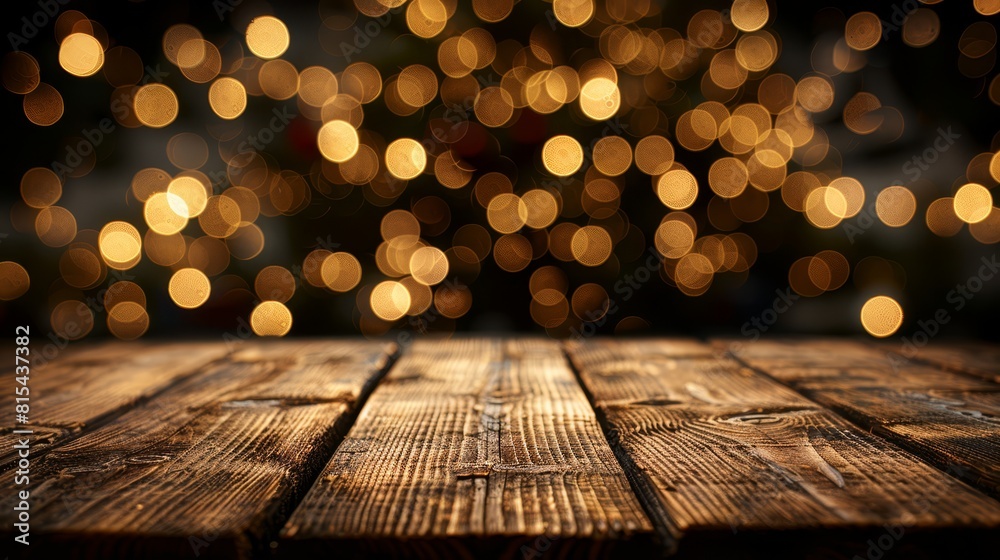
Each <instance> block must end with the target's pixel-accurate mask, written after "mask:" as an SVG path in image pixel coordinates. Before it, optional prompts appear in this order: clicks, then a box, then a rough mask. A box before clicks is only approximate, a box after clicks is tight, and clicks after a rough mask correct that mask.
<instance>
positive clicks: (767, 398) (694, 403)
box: [567, 340, 1000, 558]
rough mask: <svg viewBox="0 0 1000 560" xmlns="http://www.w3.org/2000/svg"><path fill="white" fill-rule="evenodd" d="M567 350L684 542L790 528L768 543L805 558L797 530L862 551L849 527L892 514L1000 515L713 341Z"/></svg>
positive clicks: (600, 344)
mask: <svg viewBox="0 0 1000 560" xmlns="http://www.w3.org/2000/svg"><path fill="white" fill-rule="evenodd" d="M567 348H568V352H569V355H570V357H571V359H572V361H573V363H574V364H575V365H576V367H577V368H578V371H579V373H580V377H581V380H582V381H583V384H584V386H585V387H586V389H587V391H588V392H589V394H590V395H591V398H592V400H593V404H594V406H595V408H596V409H597V410H598V413H599V415H600V416H601V417H602V418H603V421H604V422H605V427H606V429H608V430H609V431H610V432H611V434H612V436H611V438H610V439H611V440H612V443H613V445H614V446H615V447H616V451H617V452H618V454H619V457H620V458H621V459H622V462H623V464H624V465H625V467H626V471H627V472H628V473H629V474H630V476H632V477H633V478H634V479H635V481H636V487H637V489H638V491H639V494H640V496H641V498H642V499H643V501H644V503H645V504H646V506H647V510H648V511H649V512H650V515H651V516H652V517H653V519H654V522H655V523H656V525H657V526H658V528H660V529H661V530H663V531H665V532H666V533H667V534H668V535H669V536H670V537H673V538H675V539H677V538H679V539H680V547H679V551H680V552H684V551H685V550H686V548H685V547H686V546H687V543H689V541H697V542H701V543H702V544H706V543H707V545H706V546H708V548H711V547H712V545H713V544H719V543H720V542H721V541H724V540H725V539H727V538H729V537H734V536H735V537H738V536H743V535H754V534H769V533H770V534H772V538H773V537H774V535H773V533H774V532H780V533H779V534H781V535H782V536H781V537H779V542H780V543H781V546H780V547H775V548H772V549H770V550H767V549H764V550H758V551H757V553H759V554H761V555H762V556H765V557H767V556H770V557H776V556H786V555H788V554H792V555H794V553H790V552H789V550H790V549H789V548H788V547H787V545H790V543H791V541H792V540H793V538H794V536H795V535H796V532H801V531H810V530H818V529H823V530H825V531H826V532H821V533H818V534H816V535H814V536H811V537H810V538H809V539H806V540H805V541H804V542H802V543H800V544H803V545H804V546H805V547H807V548H809V549H810V550H812V551H813V553H815V551H816V549H817V547H820V546H830V547H832V548H834V549H836V550H839V554H846V555H847V557H848V558H850V557H851V556H852V554H853V553H857V554H860V555H861V556H862V557H864V555H865V548H864V546H863V545H858V544H856V543H847V542H846V541H847V539H845V536H844V531H845V530H855V531H858V530H859V531H860V533H858V534H861V535H865V534H869V535H872V536H873V537H874V538H877V537H878V536H880V533H882V532H884V529H883V527H884V526H886V525H888V526H894V525H895V526H906V527H910V526H913V525H916V526H920V527H922V528H925V529H932V528H940V527H980V528H990V527H992V528H995V527H998V526H1000V504H998V503H997V502H995V501H993V500H991V499H989V498H987V497H985V496H983V495H982V494H980V493H979V492H976V491H975V490H973V489H971V488H970V487H968V486H966V485H965V484H963V483H961V482H960V481H958V480H956V479H954V478H952V477H950V476H947V475H945V474H944V473H942V472H940V471H938V470H937V469H935V468H933V467H931V466H929V465H927V464H925V463H923V462H921V461H920V460H919V459H918V458H916V457H914V456H913V455H910V454H909V453H906V452H904V451H902V450H900V449H898V448H896V447H894V446H892V445H889V444H887V443H886V442H885V441H884V440H882V439H881V438H879V437H876V436H873V435H870V434H868V433H866V432H864V431H862V430H859V429H858V428H857V427H855V426H853V425H852V424H850V423H849V422H846V421H845V420H843V419H842V418H840V417H839V416H837V415H835V414H833V413H831V412H830V411H828V410H826V409H825V408H823V407H821V406H819V405H817V404H816V403H815V402H812V401H810V400H808V399H806V398H804V397H803V396H802V395H800V394H798V393H796V392H795V391H793V390H791V389H789V388H787V387H785V386H783V385H781V384H780V383H777V382H775V381H774V380H772V379H770V378H768V377H766V376H764V375H761V374H759V373H756V372H754V371H752V370H751V369H749V368H746V367H741V366H740V365H739V364H737V363H735V362H733V361H731V360H728V359H720V358H717V357H713V356H712V355H711V354H712V351H711V347H709V346H708V345H700V344H697V343H692V342H684V343H683V344H678V343H676V342H674V341H666V340H641V341H625V342H620V341H614V340H590V341H584V342H571V343H568V345H567ZM755 348H756V347H755ZM810 356H813V354H810ZM814 357H815V359H816V360H819V361H822V360H830V361H837V357H835V356H829V355H824V354H822V353H820V354H818V355H815V356H814ZM792 358H794V355H792V354H789V355H787V356H785V355H782V356H780V357H779V359H792ZM866 531H867V533H866ZM841 541H843V542H841ZM860 542H861V543H864V538H861V539H860ZM912 542H916V541H914V540H913V539H911V543H912ZM719 546H722V545H721V544H719ZM858 546H860V548H857V547H858ZM845 547H846V548H845ZM688 550H690V549H688ZM731 553H733V552H732V551H731V550H729V551H727V554H731ZM736 553H737V554H741V553H740V551H738V550H737V551H736ZM742 553H745V554H750V552H749V551H743V552H742Z"/></svg>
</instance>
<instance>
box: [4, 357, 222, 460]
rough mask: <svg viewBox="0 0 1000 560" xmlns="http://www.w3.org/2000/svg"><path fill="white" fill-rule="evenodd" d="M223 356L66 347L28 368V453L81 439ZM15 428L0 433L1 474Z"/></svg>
mask: <svg viewBox="0 0 1000 560" xmlns="http://www.w3.org/2000/svg"><path fill="white" fill-rule="evenodd" d="M38 346H39V345H38V344H36V345H35V347H36V348H37V347H38ZM226 353H227V350H226V348H225V346H224V345H221V344H214V343H170V344H162V343H149V342H132V343H124V342H115V343H103V344H91V345H84V344H80V345H79V346H72V345H71V346H68V347H67V348H66V349H65V350H64V351H63V353H61V354H59V355H56V356H52V357H51V359H50V360H48V363H46V364H45V365H44V366H42V367H38V368H36V367H32V368H31V374H30V380H29V382H28V387H29V389H30V390H31V393H30V394H29V397H30V398H31V401H30V403H31V411H30V412H31V414H30V416H29V421H30V426H28V427H29V428H30V429H32V430H34V431H35V434H33V439H32V452H33V453H34V454H36V455H38V454H40V453H42V452H43V451H44V450H45V449H47V448H51V447H52V446H53V445H57V444H59V443H60V442H63V441H67V440H69V439H71V438H73V437H75V436H77V435H79V434H80V432H81V431H82V430H84V429H86V428H87V427H88V426H93V425H94V424H96V423H100V422H103V421H106V420H107V419H109V418H112V417H114V416H115V415H116V414H120V413H122V412H123V411H125V410H127V409H128V408H129V407H131V406H133V405H135V404H136V403H137V402H139V401H141V400H143V399H147V398H149V397H151V396H153V395H155V394H157V393H158V392H160V391H162V390H164V389H165V388H166V387H169V386H170V385H172V384H174V383H176V382H177V381H178V380H180V379H183V378H184V377H186V376H190V375H194V374H195V373H196V372H197V371H198V370H199V369H200V368H202V367H203V366H205V365H206V364H208V363H210V362H212V361H213V360H217V359H220V358H222V357H223V356H225V355H226ZM35 358H36V359H37V358H38V356H36V357H35ZM11 392H13V391H11ZM18 427H20V426H18ZM13 429H15V428H14V427H12V426H10V425H7V426H4V428H3V429H2V430H0V470H9V469H10V467H11V465H12V463H13V461H14V459H15V456H16V452H15V450H14V448H13V446H14V444H15V443H16V440H17V438H16V437H15V435H14V434H12V433H11V431H12V430H13Z"/></svg>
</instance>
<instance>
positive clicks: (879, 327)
mask: <svg viewBox="0 0 1000 560" xmlns="http://www.w3.org/2000/svg"><path fill="white" fill-rule="evenodd" d="M902 324H903V308H902V306H900V305H899V303H898V302H897V301H896V300H894V299H892V298H891V297H889V296H875V297H873V298H871V299H869V300H868V301H866V302H865V304H864V306H863V307H862V308H861V326H863V327H864V329H865V331H867V332H868V334H870V335H872V336H874V337H878V338H885V337H887V336H892V335H893V334H895V332H896V331H898V330H899V327H900V326H902Z"/></svg>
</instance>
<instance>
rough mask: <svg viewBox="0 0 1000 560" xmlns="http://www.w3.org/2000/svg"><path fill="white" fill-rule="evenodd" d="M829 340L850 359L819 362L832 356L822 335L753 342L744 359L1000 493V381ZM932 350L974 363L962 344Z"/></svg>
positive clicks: (943, 466)
mask: <svg viewBox="0 0 1000 560" xmlns="http://www.w3.org/2000/svg"><path fill="white" fill-rule="evenodd" d="M827 344H828V345H829V344H835V345H836V348H828V349H827V350H828V351H830V352H831V353H832V354H834V355H836V356H840V357H842V361H843V365H841V366H831V365H829V364H822V365H817V364H820V363H821V362H823V361H824V360H825V359H826V358H825V357H823V356H819V355H818V354H819V353H820V352H825V351H819V350H816V349H815V348H816V344H815V341H809V340H804V341H799V342H796V341H782V342H765V341H762V342H759V343H757V344H755V345H752V346H751V347H749V348H748V349H747V351H746V352H745V353H744V354H743V356H742V359H743V360H744V361H745V362H746V363H748V364H749V365H751V366H753V367H756V368H758V369H760V370H762V371H765V372H766V373H768V374H769V375H771V376H773V377H775V378H777V379H779V380H781V381H782V382H784V383H786V384H788V385H789V386H790V387H792V388H794V389H796V390H798V391H800V392H801V393H803V394H805V395H806V396H808V397H810V398H812V399H813V400H815V401H817V402H819V403H822V404H823V405H825V406H828V407H830V408H832V409H834V410H835V411H837V412H839V413H840V414H842V415H844V416H846V417H847V418H849V419H851V420H852V421H854V422H855V423H857V424H859V425H861V426H863V427H865V428H867V429H870V430H871V431H872V432H874V433H876V434H878V435H880V436H882V437H885V438H886V439H888V440H890V441H892V442H894V443H896V444H898V445H899V446H901V447H904V448H906V449H908V450H909V451H912V452H913V453H916V454H918V455H920V456H921V457H923V458H924V459H926V460H928V461H929V462H931V463H933V464H935V465H937V466H938V467H939V468H941V469H943V470H945V471H947V472H949V473H951V474H953V475H954V476H957V477H960V478H962V479H963V480H965V481H967V482H969V483H970V484H973V485H974V486H976V487H978V488H979V489H981V490H983V491H985V492H986V493H988V494H991V495H993V496H995V497H1000V421H998V418H1000V385H997V384H995V383H991V382H988V381H982V380H979V379H977V378H975V377H971V376H966V375H960V374H956V373H951V372H949V371H945V370H943V369H941V368H939V367H933V366H928V365H924V364H921V363H919V362H909V361H893V362H892V363H891V364H890V363H888V362H885V361H883V362H881V363H879V362H878V357H879V356H880V355H882V354H883V352H884V351H883V350H882V349H879V348H872V347H869V346H866V345H860V344H853V343H850V342H839V343H827ZM929 353H930V354H932V355H936V356H948V355H951V356H955V357H961V358H963V359H965V358H967V359H969V360H970V363H975V362H974V361H972V356H971V355H969V354H967V353H966V352H962V351H959V350H954V351H945V350H941V351H933V352H929ZM995 353H996V352H995V351H994V352H993V354H995ZM779 354H780V356H778V357H777V358H772V356H776V355H779ZM983 355H985V356H989V355H990V354H989V353H986V352H983ZM790 356H795V357H796V358H795V359H790ZM951 359H952V358H948V360H951ZM870 361H871V362H870ZM869 363H871V365H869ZM953 363H955V362H953ZM855 364H858V365H855Z"/></svg>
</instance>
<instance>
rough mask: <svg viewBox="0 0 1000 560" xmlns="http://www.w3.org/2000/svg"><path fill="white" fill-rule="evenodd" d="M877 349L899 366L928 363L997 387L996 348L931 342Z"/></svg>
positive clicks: (999, 351) (999, 349)
mask: <svg viewBox="0 0 1000 560" xmlns="http://www.w3.org/2000/svg"><path fill="white" fill-rule="evenodd" d="M878 347H879V348H880V349H884V350H886V351H888V352H892V353H893V354H896V355H898V356H899V358H898V361H900V362H907V361H911V360H912V361H915V362H918V363H919V362H924V363H929V364H933V365H936V366H940V367H942V368H944V369H947V370H949V371H955V372H959V373H965V374H969V375H973V376H976V377H979V378H980V379H985V380H987V381H992V382H994V383H1000V346H997V345H993V344H983V343H976V342H962V341H949V342H947V343H940V344H938V343H936V342H931V343H929V344H926V345H923V346H917V345H915V344H914V343H913V342H909V343H907V344H900V343H891V344H890V343H883V344H879V345H878Z"/></svg>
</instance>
